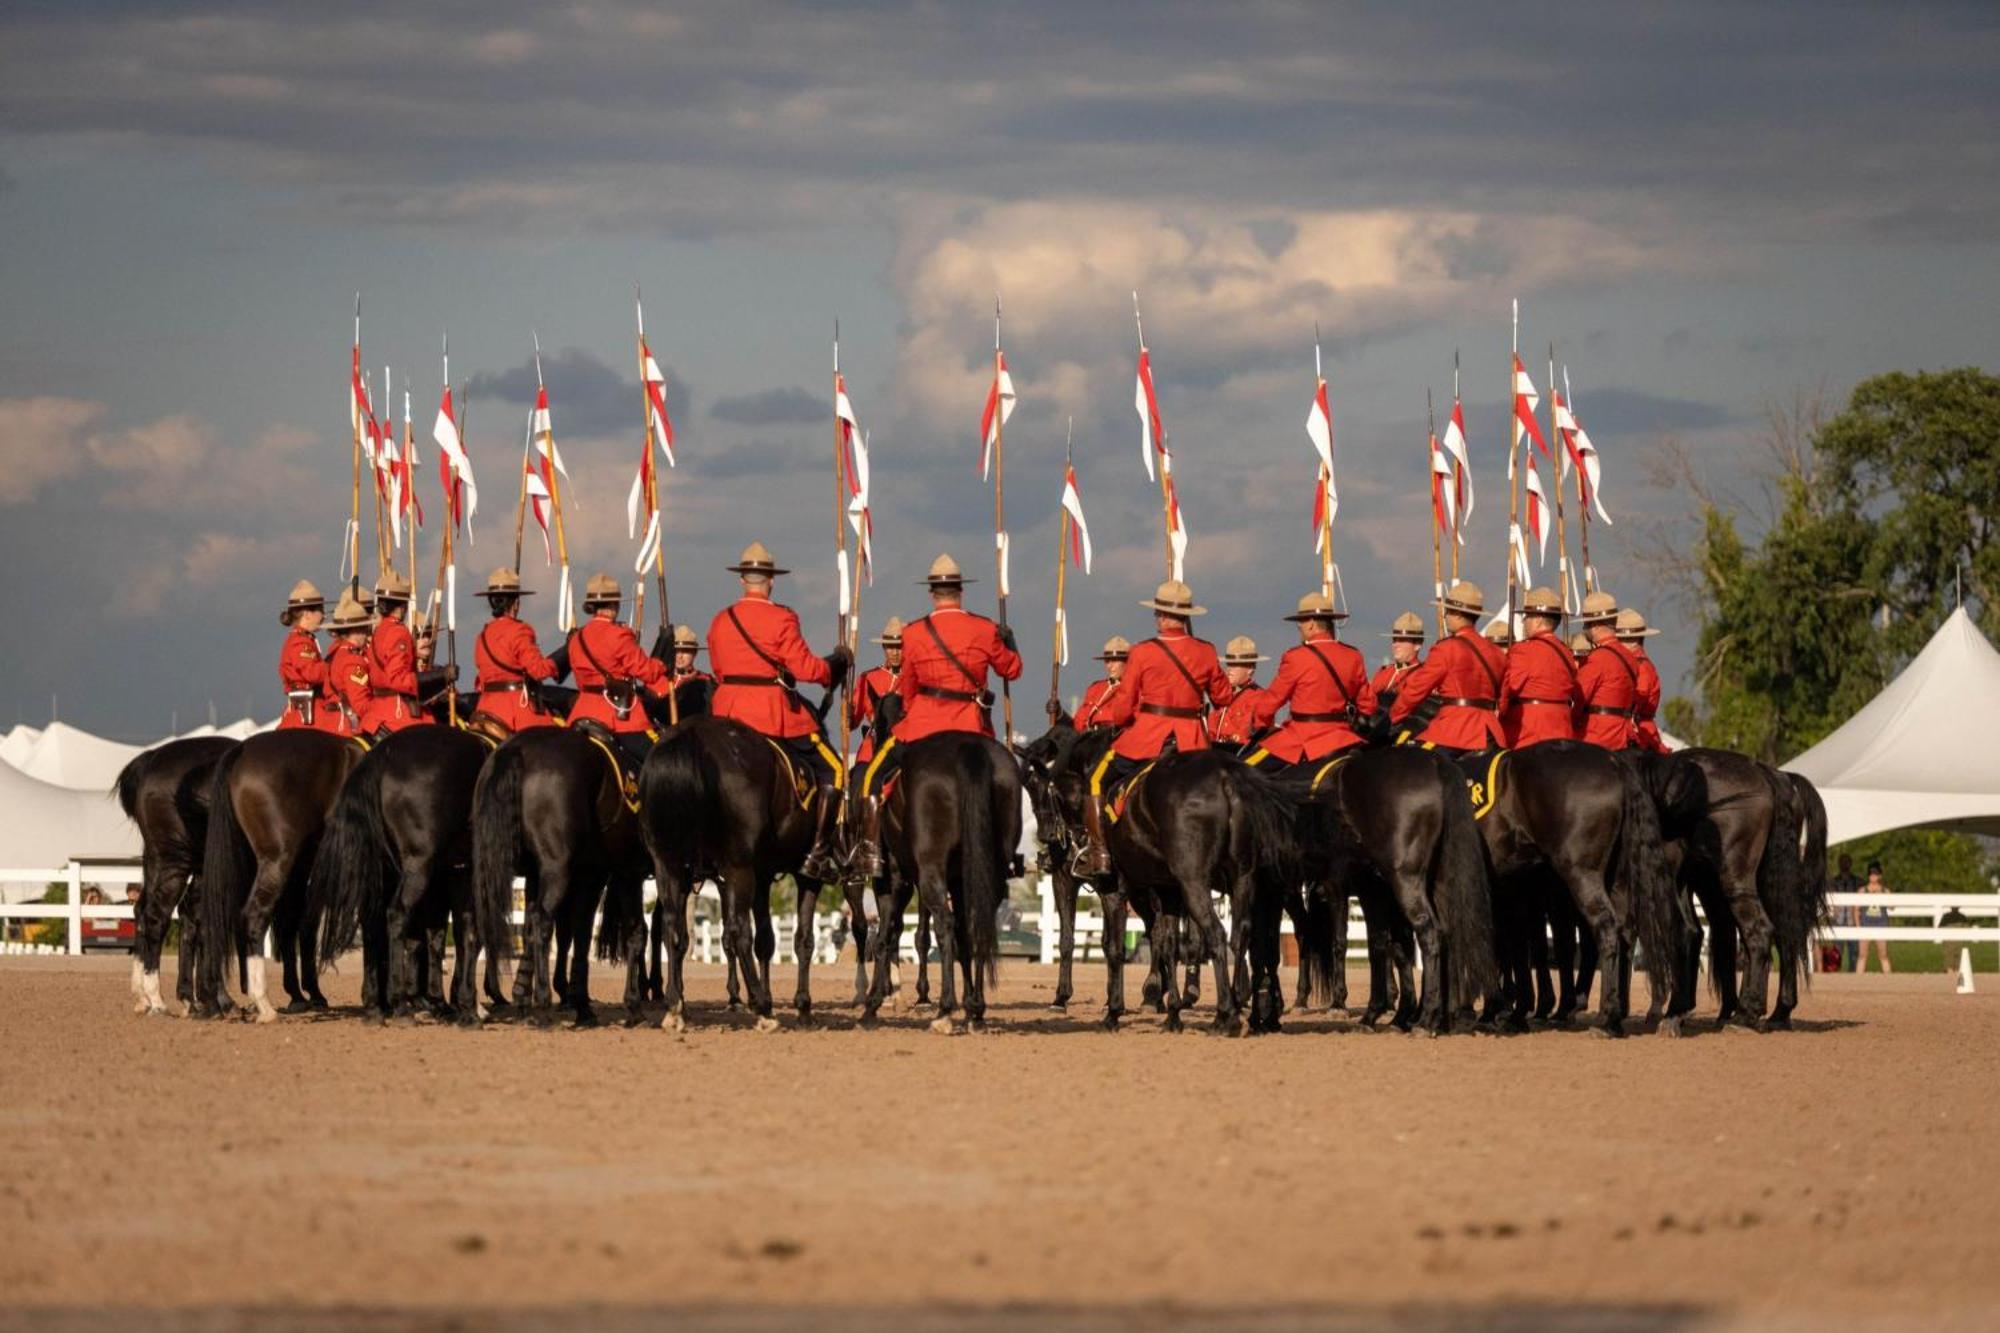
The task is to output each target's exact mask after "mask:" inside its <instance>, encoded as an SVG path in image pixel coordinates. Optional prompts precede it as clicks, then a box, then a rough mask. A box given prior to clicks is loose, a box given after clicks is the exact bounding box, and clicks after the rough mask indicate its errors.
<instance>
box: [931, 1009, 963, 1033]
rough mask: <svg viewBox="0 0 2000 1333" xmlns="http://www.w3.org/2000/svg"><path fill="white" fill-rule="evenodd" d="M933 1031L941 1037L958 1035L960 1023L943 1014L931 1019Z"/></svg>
mask: <svg viewBox="0 0 2000 1333" xmlns="http://www.w3.org/2000/svg"><path fill="white" fill-rule="evenodd" d="M931 1031H933V1032H935V1033H937V1034H938V1035H939V1036H940V1037H955V1036H957V1035H958V1024H956V1023H954V1022H953V1021H952V1020H951V1018H950V1017H949V1016H948V1015H942V1014H941V1015H939V1016H938V1017H936V1018H933V1019H932V1020H931Z"/></svg>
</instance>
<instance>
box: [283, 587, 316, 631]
mask: <svg viewBox="0 0 2000 1333" xmlns="http://www.w3.org/2000/svg"><path fill="white" fill-rule="evenodd" d="M325 609H326V598H324V597H322V596H320V595H319V589H318V588H315V587H313V585H312V583H311V582H310V581H309V580H307V579H300V580H299V581H298V582H297V583H294V584H293V585H292V590H291V592H289V593H287V594H286V595H285V609H284V610H282V611H280V612H278V623H279V624H280V625H289V624H291V623H292V617H293V616H295V615H297V614H298V613H299V612H301V611H322V610H325Z"/></svg>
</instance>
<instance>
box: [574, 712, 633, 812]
mask: <svg viewBox="0 0 2000 1333" xmlns="http://www.w3.org/2000/svg"><path fill="white" fill-rule="evenodd" d="M570 730H571V731H574V732H575V733H576V734H577V735H579V736H581V737H583V738H584V739H585V740H587V741H589V742H590V743H591V744H592V745H595V746H596V747H597V748H598V749H600V750H602V751H603V752H604V758H605V760H606V761H607V762H608V763H610V765H611V772H612V774H613V776H615V777H616V778H617V779H618V790H619V792H620V794H621V795H622V796H623V797H624V799H625V808H626V809H628V810H630V811H632V812H633V813H634V814H637V813H638V811H639V767H640V765H642V764H644V763H645V762H646V761H645V756H644V755H643V754H634V753H633V752H632V748H631V747H629V746H627V745H626V744H625V737H623V736H620V735H619V734H618V733H617V732H614V731H613V730H611V728H609V727H607V726H605V725H604V724H603V723H602V722H599V721H598V720H597V719H596V718H584V719H583V720H582V721H580V722H572V723H570ZM631 734H632V735H634V736H638V737H640V738H641V739H644V740H646V741H647V743H648V745H649V746H650V744H651V737H649V736H646V735H645V733H643V732H633V733H631Z"/></svg>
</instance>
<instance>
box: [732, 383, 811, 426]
mask: <svg viewBox="0 0 2000 1333" xmlns="http://www.w3.org/2000/svg"><path fill="white" fill-rule="evenodd" d="M827 411H828V408H827V404H826V400H825V399H824V398H821V397H819V396H817V395H815V394H810V393H807V392H806V391H805V390H804V389H801V388H799V387H798V386H797V385H792V386H790V387H788V388H783V389H765V390H764V391H762V392H761V393H746V394H743V395H740V396H738V397H735V398H718V399H716V400H715V406H714V407H711V408H710V409H708V414H709V415H710V416H712V417H714V418H715V419H716V420H717V421H728V422H733V423H734V424H736V425H739V426H790V425H802V424H804V423H806V422H812V421H818V420H819V419H820V418H821V417H823V416H825V415H826V414H827Z"/></svg>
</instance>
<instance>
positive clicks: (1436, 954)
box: [1390, 868, 1451, 1036]
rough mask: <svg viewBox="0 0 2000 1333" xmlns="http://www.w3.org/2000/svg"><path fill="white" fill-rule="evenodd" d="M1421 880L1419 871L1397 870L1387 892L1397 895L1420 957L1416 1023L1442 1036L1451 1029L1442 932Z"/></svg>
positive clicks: (1397, 900)
mask: <svg viewBox="0 0 2000 1333" xmlns="http://www.w3.org/2000/svg"><path fill="white" fill-rule="evenodd" d="M1424 879H1425V876H1424V873H1423V871H1421V870H1419V871H1415V872H1411V871H1406V870H1403V869H1400V868H1399V869H1398V871H1397V873H1396V874H1395V875H1394V877H1393V878H1392V879H1391V881H1390V888H1391V890H1392V891H1393V892H1394V893H1395V895H1396V903H1397V906H1398V907H1400V908H1401V909H1402V913H1403V919H1404V920H1405V921H1406V922H1407V923H1408V924H1409V929H1410V932H1411V934H1412V935H1413V936H1415V938H1416V943H1417V948H1418V949H1419V950H1420V951H1421V952H1422V954H1423V960H1424V980H1423V998H1422V1001H1421V1002H1420V1004H1419V1005H1418V1008H1417V1022H1418V1023H1420V1024H1421V1025H1422V1026H1423V1028H1424V1030H1425V1031H1427V1032H1429V1033H1431V1034H1432V1035H1433V1036H1442V1035H1443V1034H1444V1033H1445V1032H1447V1031H1449V1030H1450V1028H1451V1013H1450V1008H1449V1005H1450V997H1449V996H1448V995H1447V994H1446V992H1445V976H1446V970H1445V969H1446V960H1445V956H1444V951H1445V943H1444V932H1443V931H1442V930H1441V929H1439V927H1438V919H1437V914H1436V913H1435V912H1433V911H1432V910H1431V900H1430V895H1429V894H1428V893H1426V892H1425V884H1424Z"/></svg>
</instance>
